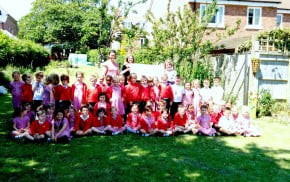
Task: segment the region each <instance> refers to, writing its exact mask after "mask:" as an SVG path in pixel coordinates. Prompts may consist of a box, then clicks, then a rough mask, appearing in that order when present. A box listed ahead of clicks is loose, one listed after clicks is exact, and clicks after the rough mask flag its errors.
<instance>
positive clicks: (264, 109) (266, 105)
mask: <svg viewBox="0 0 290 182" xmlns="http://www.w3.org/2000/svg"><path fill="white" fill-rule="evenodd" d="M274 103H275V101H274V99H272V96H271V93H270V91H269V90H266V89H262V90H261V92H260V97H259V98H258V107H257V114H258V116H259V117H261V116H272V110H273V105H274Z"/></svg>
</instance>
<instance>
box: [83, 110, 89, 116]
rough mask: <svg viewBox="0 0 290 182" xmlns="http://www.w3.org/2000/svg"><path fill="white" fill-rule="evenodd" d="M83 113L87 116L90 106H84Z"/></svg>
mask: <svg viewBox="0 0 290 182" xmlns="http://www.w3.org/2000/svg"><path fill="white" fill-rule="evenodd" d="M82 114H83V115H84V116H87V115H88V114H89V109H88V108H83V109H82Z"/></svg>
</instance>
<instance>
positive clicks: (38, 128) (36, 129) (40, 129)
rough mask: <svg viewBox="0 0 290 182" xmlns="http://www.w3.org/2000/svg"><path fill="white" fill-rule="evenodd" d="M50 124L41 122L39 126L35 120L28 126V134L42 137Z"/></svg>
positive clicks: (49, 127)
mask: <svg viewBox="0 0 290 182" xmlns="http://www.w3.org/2000/svg"><path fill="white" fill-rule="evenodd" d="M50 129H51V123H50V122H48V121H45V122H43V123H42V124H40V123H39V122H38V120H35V121H33V122H32V123H31V125H30V134H31V135H35V134H36V133H38V134H40V135H42V134H45V132H46V131H50Z"/></svg>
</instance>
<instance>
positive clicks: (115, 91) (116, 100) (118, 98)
mask: <svg viewBox="0 0 290 182" xmlns="http://www.w3.org/2000/svg"><path fill="white" fill-rule="evenodd" d="M111 107H115V108H117V110H118V114H120V115H123V114H125V107H124V103H123V101H122V89H121V87H114V86H113V87H112V98H111Z"/></svg>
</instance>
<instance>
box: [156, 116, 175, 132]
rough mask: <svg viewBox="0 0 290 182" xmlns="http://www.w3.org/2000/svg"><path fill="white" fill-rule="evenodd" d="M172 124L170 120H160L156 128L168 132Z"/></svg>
mask: <svg viewBox="0 0 290 182" xmlns="http://www.w3.org/2000/svg"><path fill="white" fill-rule="evenodd" d="M171 124H172V122H171V121H170V120H164V119H163V118H159V119H158V120H157V121H156V123H155V128H156V129H158V130H165V131H166V130H168V129H169V128H170V127H171Z"/></svg>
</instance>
